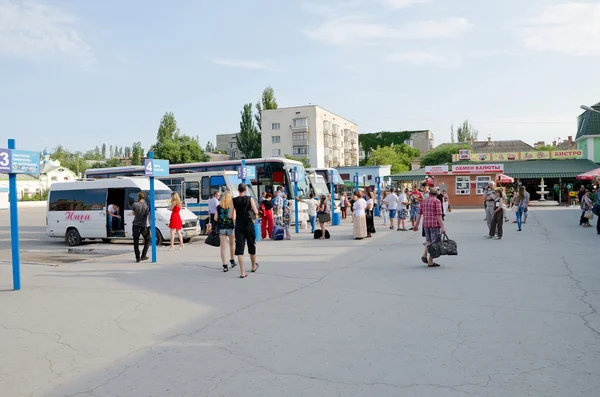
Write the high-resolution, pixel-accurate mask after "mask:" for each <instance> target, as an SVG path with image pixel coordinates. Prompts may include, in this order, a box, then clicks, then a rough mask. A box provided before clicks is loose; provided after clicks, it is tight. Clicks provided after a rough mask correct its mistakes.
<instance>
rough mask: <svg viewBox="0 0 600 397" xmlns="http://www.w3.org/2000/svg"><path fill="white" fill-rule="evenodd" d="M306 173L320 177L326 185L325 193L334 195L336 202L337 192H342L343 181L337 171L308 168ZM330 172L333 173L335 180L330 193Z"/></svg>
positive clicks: (333, 169)
mask: <svg viewBox="0 0 600 397" xmlns="http://www.w3.org/2000/svg"><path fill="white" fill-rule="evenodd" d="M307 171H314V172H316V173H317V174H318V175H321V176H322V177H323V179H324V180H325V183H327V191H329V193H330V194H335V199H336V200H338V199H339V191H343V190H344V181H343V180H342V177H341V176H340V173H339V172H338V170H336V169H335V168H309V169H307ZM331 172H333V177H334V179H335V180H337V183H336V184H334V185H333V192H332V191H331V183H329V175H330V174H331Z"/></svg>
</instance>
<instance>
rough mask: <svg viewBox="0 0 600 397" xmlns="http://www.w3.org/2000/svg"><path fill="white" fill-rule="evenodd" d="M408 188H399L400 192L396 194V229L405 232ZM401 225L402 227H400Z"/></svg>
mask: <svg viewBox="0 0 600 397" xmlns="http://www.w3.org/2000/svg"><path fill="white" fill-rule="evenodd" d="M407 193H408V189H406V190H405V191H404V192H403V191H402V189H401V190H400V194H399V195H398V230H400V231H403V232H407V231H408V229H407V228H406V217H407V216H408V210H407V208H406V206H407V205H408V204H409V201H408V195H407ZM401 225H402V227H400V226H401Z"/></svg>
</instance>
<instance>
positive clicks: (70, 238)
mask: <svg viewBox="0 0 600 397" xmlns="http://www.w3.org/2000/svg"><path fill="white" fill-rule="evenodd" d="M65 241H66V243H67V245H68V246H69V247H75V246H77V245H81V241H82V240H81V236H80V235H79V232H78V231H77V229H69V230H67V235H66V236H65Z"/></svg>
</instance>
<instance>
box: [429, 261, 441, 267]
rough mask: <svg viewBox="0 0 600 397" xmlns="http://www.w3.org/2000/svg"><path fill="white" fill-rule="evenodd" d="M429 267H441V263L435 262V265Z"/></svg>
mask: <svg viewBox="0 0 600 397" xmlns="http://www.w3.org/2000/svg"><path fill="white" fill-rule="evenodd" d="M427 267H440V265H439V263H435V262H433V265H427Z"/></svg>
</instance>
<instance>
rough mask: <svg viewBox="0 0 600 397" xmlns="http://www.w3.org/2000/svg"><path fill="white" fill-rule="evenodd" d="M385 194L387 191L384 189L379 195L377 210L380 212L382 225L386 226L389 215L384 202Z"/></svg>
mask: <svg viewBox="0 0 600 397" xmlns="http://www.w3.org/2000/svg"><path fill="white" fill-rule="evenodd" d="M387 195H388V194H387V192H386V191H385V190H384V191H383V193H382V195H381V205H380V206H379V212H380V213H381V217H382V218H383V226H387V223H388V216H389V213H388V209H387V203H386V202H385V198H386V196H387Z"/></svg>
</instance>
